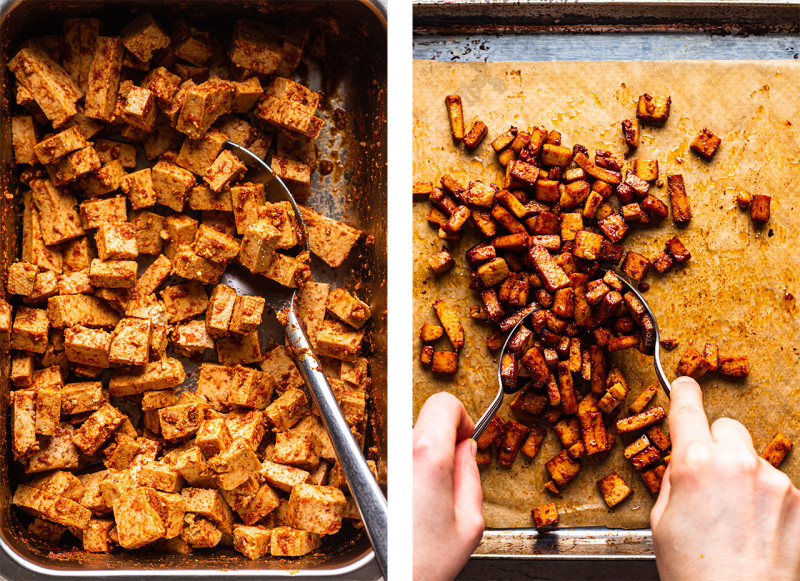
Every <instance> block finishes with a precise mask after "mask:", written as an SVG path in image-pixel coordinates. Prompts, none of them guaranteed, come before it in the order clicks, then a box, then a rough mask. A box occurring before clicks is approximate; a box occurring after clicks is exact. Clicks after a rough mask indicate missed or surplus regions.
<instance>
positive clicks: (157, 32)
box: [122, 13, 170, 63]
mask: <svg viewBox="0 0 800 581" xmlns="http://www.w3.org/2000/svg"><path fill="white" fill-rule="evenodd" d="M122 42H123V44H124V45H125V48H127V49H128V51H129V52H130V53H131V54H132V55H133V56H135V57H136V58H137V59H139V60H140V61H141V62H143V63H147V62H149V61H150V59H151V58H153V53H154V52H156V51H157V50H160V49H162V48H166V47H168V46H169V44H170V38H169V36H167V33H166V32H164V29H162V28H161V26H159V24H158V23H157V22H156V21H155V19H154V18H153V17H152V16H151V15H150V14H147V13H144V14H140V15H139V16H137V17H136V18H135V19H133V20H132V21H131V22H129V23H128V24H127V25H126V26H125V28H123V29H122Z"/></svg>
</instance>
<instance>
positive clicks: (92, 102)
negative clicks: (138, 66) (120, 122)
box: [85, 36, 124, 122]
mask: <svg viewBox="0 0 800 581" xmlns="http://www.w3.org/2000/svg"><path fill="white" fill-rule="evenodd" d="M123 53H124V46H123V44H122V39H121V38H117V37H107V36H98V37H97V41H96V44H95V52H94V58H93V59H92V65H91V68H90V70H89V77H88V79H89V85H88V89H87V91H86V101H85V114H86V116H87V117H91V118H93V119H99V120H101V121H105V122H110V121H112V119H113V118H114V110H115V108H116V105H117V92H118V90H119V84H120V72H121V71H122V57H123Z"/></svg>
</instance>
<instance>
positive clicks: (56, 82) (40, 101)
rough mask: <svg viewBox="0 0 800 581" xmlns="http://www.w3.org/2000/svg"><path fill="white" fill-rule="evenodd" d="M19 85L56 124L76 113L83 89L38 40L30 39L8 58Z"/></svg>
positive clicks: (55, 125) (56, 125) (58, 124)
mask: <svg viewBox="0 0 800 581" xmlns="http://www.w3.org/2000/svg"><path fill="white" fill-rule="evenodd" d="M8 68H9V70H10V71H11V72H12V73H14V76H15V77H16V79H17V83H18V84H19V85H18V86H20V87H24V88H25V90H26V91H27V92H28V94H29V95H30V97H31V98H32V99H33V100H35V101H36V104H37V105H38V106H39V107H40V108H41V110H42V112H43V113H44V115H45V116H46V117H47V119H48V120H50V121H52V123H53V126H54V127H58V126H60V125H63V124H64V123H65V122H66V121H67V120H68V119H69V118H70V117H72V116H73V115H75V114H76V113H77V111H78V110H77V108H76V107H75V102H76V101H77V100H78V99H80V98H81V97H82V96H83V91H81V89H80V87H78V85H77V84H76V83H75V81H73V80H72V79H71V78H70V76H69V75H68V74H67V73H66V71H65V70H64V69H63V68H61V66H60V65H59V64H58V63H57V62H56V61H55V60H53V59H52V58H51V57H50V56H49V55H48V54H47V53H46V52H45V51H44V50H43V48H42V47H41V45H38V44H37V43H28V44H27V45H26V46H25V48H23V49H21V50H20V51H19V52H18V53H17V54H16V55H14V57H13V58H12V59H11V60H10V61H8Z"/></svg>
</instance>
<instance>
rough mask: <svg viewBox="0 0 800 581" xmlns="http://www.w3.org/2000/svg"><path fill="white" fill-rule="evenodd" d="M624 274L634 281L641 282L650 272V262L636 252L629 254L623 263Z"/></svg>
mask: <svg viewBox="0 0 800 581" xmlns="http://www.w3.org/2000/svg"><path fill="white" fill-rule="evenodd" d="M621 269H622V272H624V273H625V274H627V275H628V276H629V277H631V278H632V279H633V280H637V281H641V280H644V277H646V276H647V273H648V272H649V271H650V261H649V260H648V259H647V258H645V257H644V256H642V255H641V254H637V253H636V252H628V253H627V254H626V255H625V258H624V259H623V261H622V266H621Z"/></svg>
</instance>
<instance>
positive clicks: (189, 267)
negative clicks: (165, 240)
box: [172, 244, 225, 284]
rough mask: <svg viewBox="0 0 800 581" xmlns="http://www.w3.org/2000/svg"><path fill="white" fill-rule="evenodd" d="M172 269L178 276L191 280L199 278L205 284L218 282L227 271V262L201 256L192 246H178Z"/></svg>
mask: <svg viewBox="0 0 800 581" xmlns="http://www.w3.org/2000/svg"><path fill="white" fill-rule="evenodd" d="M172 270H173V272H174V273H175V274H177V275H178V276H182V277H183V278H188V279H190V280H199V281H200V282H202V283H204V284H216V283H217V282H218V281H219V277H220V276H222V273H223V272H225V264H224V263H219V262H214V261H212V260H209V259H208V258H203V257H202V256H199V255H198V254H197V253H195V251H194V250H193V249H192V247H191V246H189V245H187V244H183V245H181V246H178V249H177V251H176V252H175V258H173V259H172Z"/></svg>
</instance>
